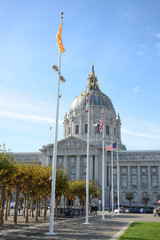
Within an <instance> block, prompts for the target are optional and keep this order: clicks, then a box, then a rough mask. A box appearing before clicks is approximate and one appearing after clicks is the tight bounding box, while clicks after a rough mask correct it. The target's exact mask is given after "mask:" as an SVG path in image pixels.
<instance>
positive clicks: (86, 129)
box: [85, 124, 88, 133]
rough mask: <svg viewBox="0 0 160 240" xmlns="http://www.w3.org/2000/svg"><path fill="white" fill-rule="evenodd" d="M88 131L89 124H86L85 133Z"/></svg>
mask: <svg viewBox="0 0 160 240" xmlns="http://www.w3.org/2000/svg"><path fill="white" fill-rule="evenodd" d="M87 132H88V124H85V133H87Z"/></svg>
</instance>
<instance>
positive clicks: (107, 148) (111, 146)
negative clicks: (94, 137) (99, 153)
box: [105, 142, 117, 151]
mask: <svg viewBox="0 0 160 240" xmlns="http://www.w3.org/2000/svg"><path fill="white" fill-rule="evenodd" d="M116 148H117V143H116V142H115V143H113V144H111V145H109V146H105V149H106V151H111V150H116Z"/></svg>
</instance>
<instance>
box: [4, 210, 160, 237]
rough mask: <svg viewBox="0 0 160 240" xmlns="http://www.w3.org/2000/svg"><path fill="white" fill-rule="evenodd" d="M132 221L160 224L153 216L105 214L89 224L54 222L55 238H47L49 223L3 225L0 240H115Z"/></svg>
mask: <svg viewBox="0 0 160 240" xmlns="http://www.w3.org/2000/svg"><path fill="white" fill-rule="evenodd" d="M133 221H154V222H160V217H154V216H153V214H129V213H128V214H120V215H115V216H114V217H112V216H111V214H106V215H105V219H104V220H103V219H101V215H98V216H95V215H94V216H91V217H89V223H90V224H84V222H85V218H72V219H65V220H62V221H59V222H55V225H54V232H56V233H57V235H55V236H47V235H45V233H47V232H49V223H41V224H34V225H32V226H31V225H30V226H27V225H23V226H22V225H20V226H17V227H12V228H10V227H9V226H8V225H4V226H3V227H2V228H1V230H0V239H1V240H11V239H15V240H20V239H32V240H34V239H35V240H38V239H39V240H43V239H56V240H61V239H66V240H77V239H83V240H89V239H90V240H94V239H110V240H116V239H118V238H119V237H120V236H121V234H122V233H123V232H124V231H125V230H126V229H127V228H128V226H129V225H130V224H131V223H132V222H133Z"/></svg>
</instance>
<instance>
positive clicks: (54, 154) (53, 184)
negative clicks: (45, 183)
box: [46, 54, 65, 235]
mask: <svg viewBox="0 0 160 240" xmlns="http://www.w3.org/2000/svg"><path fill="white" fill-rule="evenodd" d="M60 66H61V54H60V55H59V68H58V67H57V66H56V65H53V66H52V69H53V70H54V71H56V72H58V79H57V102H56V124H55V141H54V150H53V158H52V176H51V180H52V184H51V215H50V228H49V233H46V235H56V234H57V233H55V232H53V228H54V205H55V189H56V165H57V137H58V116H59V98H60V97H61V95H60V80H61V81H62V82H65V79H64V77H63V76H61V73H60ZM62 79H63V80H62Z"/></svg>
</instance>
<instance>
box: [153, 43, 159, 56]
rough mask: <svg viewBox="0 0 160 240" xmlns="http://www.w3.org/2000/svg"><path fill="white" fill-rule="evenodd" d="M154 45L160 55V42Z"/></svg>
mask: <svg viewBox="0 0 160 240" xmlns="http://www.w3.org/2000/svg"><path fill="white" fill-rule="evenodd" d="M154 47H155V48H156V50H157V54H158V56H160V42H158V43H156V44H155V46H154Z"/></svg>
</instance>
